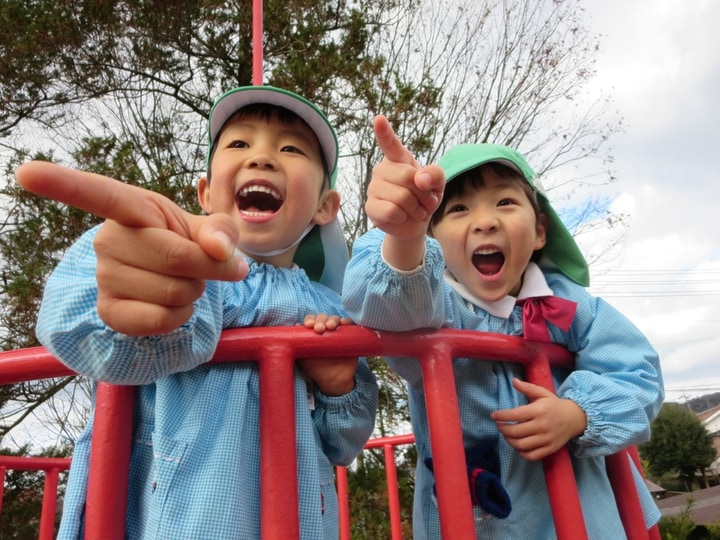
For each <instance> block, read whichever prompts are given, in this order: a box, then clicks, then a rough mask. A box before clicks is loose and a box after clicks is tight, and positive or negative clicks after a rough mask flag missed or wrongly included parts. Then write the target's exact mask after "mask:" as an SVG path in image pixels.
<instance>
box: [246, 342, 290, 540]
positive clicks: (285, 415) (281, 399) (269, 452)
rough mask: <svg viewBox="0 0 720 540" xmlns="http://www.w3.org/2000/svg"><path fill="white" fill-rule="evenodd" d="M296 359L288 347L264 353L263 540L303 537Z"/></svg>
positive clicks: (261, 445) (280, 347)
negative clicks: (296, 405)
mask: <svg viewBox="0 0 720 540" xmlns="http://www.w3.org/2000/svg"><path fill="white" fill-rule="evenodd" d="M294 360H295V357H294V356H293V351H292V349H291V348H289V347H287V346H272V345H269V346H267V347H266V348H264V349H263V350H261V351H260V361H259V364H260V365H259V369H260V482H261V484H260V486H261V488H260V527H261V536H262V540H289V539H294V538H300V523H299V521H298V505H299V495H298V474H297V444H296V441H295V377H294V374H295V362H294ZM239 444H242V441H239Z"/></svg>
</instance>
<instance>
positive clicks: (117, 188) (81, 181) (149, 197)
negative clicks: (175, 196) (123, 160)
mask: <svg viewBox="0 0 720 540" xmlns="http://www.w3.org/2000/svg"><path fill="white" fill-rule="evenodd" d="M15 179H16V180H17V182H18V183H19V184H20V185H21V186H22V187H23V188H24V189H25V190H27V191H29V192H31V193H35V194H36V195H40V196H42V197H46V198H48V199H53V200H55V201H58V202H62V203H65V204H69V205H71V206H74V207H76V208H79V209H81V210H85V211H86V212H90V213H92V214H95V215H96V216H99V217H101V218H105V219H112V220H114V221H117V222H119V223H121V224H123V225H126V226H129V227H162V228H172V227H170V224H169V221H175V220H168V214H170V215H172V214H175V213H177V212H178V211H180V212H182V210H181V209H180V208H179V207H178V206H177V205H175V204H174V203H173V202H172V201H170V200H169V199H167V198H165V197H163V196H162V195H160V194H157V193H153V192H152V191H149V190H146V189H143V188H140V187H137V186H132V185H130V184H125V183H123V182H120V181H118V180H114V179H112V178H109V177H107V176H102V175H100V174H95V173H89V172H84V171H78V170H75V169H69V168H67V167H63V166H61V165H57V164H55V163H49V162H46V161H30V162H28V163H24V164H22V165H20V167H18V168H17V169H16V171H15ZM173 207H174V208H173Z"/></svg>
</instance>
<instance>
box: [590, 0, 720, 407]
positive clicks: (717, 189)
mask: <svg viewBox="0 0 720 540" xmlns="http://www.w3.org/2000/svg"><path fill="white" fill-rule="evenodd" d="M584 5H585V6H586V8H587V15H588V18H589V22H590V25H591V28H592V30H593V32H594V33H599V34H602V38H601V44H602V51H601V53H600V56H599V64H598V76H597V78H596V80H595V82H594V84H596V85H599V86H601V87H603V88H605V89H608V88H612V89H613V90H612V93H613V96H614V101H615V104H616V106H617V108H618V109H619V110H620V112H621V114H622V116H623V117H624V119H625V123H626V131H625V133H623V134H620V135H617V136H615V138H614V139H613V142H612V146H613V148H614V151H613V154H614V156H615V158H616V163H615V165H616V169H617V173H618V176H619V178H620V180H619V182H618V183H617V184H615V186H614V188H615V189H617V193H618V195H619V201H618V202H619V204H622V205H623V208H624V209H627V210H629V211H630V212H631V216H632V221H631V226H630V229H629V232H628V234H627V237H626V240H625V242H624V244H623V251H622V254H621V256H620V258H619V259H618V260H617V261H616V264H615V265H614V266H613V268H612V270H611V271H610V272H609V273H606V274H603V275H602V276H596V279H595V282H594V284H593V286H592V287H591V292H593V293H596V294H598V295H600V296H603V297H605V298H606V299H607V300H608V301H609V302H611V303H612V304H613V305H615V306H616V307H617V308H619V309H620V310H621V311H623V313H625V314H626V315H627V316H628V317H629V318H630V319H631V320H633V322H635V324H637V325H638V326H639V327H640V329H641V330H643V331H644V332H645V333H646V335H647V336H648V337H649V338H650V341H651V342H652V343H653V345H654V346H655V347H656V348H657V350H658V351H659V353H660V358H661V362H662V366H663V371H664V375H665V382H666V388H667V398H668V399H669V400H674V401H682V400H683V399H687V398H688V397H691V396H694V395H698V394H703V393H709V392H711V391H714V390H717V391H720V332H718V328H719V327H720V232H719V230H718V229H720V161H719V160H720V137H718V134H717V129H718V125H720V46H718V42H717V35H716V32H715V28H716V27H717V25H718V24H719V23H720V2H717V1H716V0H692V1H687V0H633V1H630V2H628V1H627V0H587V1H586V2H585V3H584ZM594 277H595V276H594Z"/></svg>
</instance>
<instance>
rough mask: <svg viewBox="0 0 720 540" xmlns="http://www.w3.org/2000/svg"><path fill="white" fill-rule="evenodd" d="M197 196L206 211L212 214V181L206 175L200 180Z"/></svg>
mask: <svg viewBox="0 0 720 540" xmlns="http://www.w3.org/2000/svg"><path fill="white" fill-rule="evenodd" d="M197 197H198V202H199V203H200V206H201V207H202V209H203V210H205V213H207V214H212V207H211V206H210V181H209V180H208V179H207V178H206V177H205V176H203V177H202V178H200V180H198V185H197Z"/></svg>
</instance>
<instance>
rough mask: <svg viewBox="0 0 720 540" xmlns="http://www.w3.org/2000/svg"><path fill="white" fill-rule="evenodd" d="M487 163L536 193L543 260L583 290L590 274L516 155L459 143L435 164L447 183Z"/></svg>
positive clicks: (531, 173) (494, 147) (528, 169)
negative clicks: (543, 232) (543, 224)
mask: <svg viewBox="0 0 720 540" xmlns="http://www.w3.org/2000/svg"><path fill="white" fill-rule="evenodd" d="M490 162H498V163H501V164H503V165H506V166H508V167H510V168H511V169H514V170H515V171H517V172H518V173H519V174H520V175H521V176H522V177H523V178H524V179H525V181H526V182H527V183H528V184H530V186H531V187H532V188H533V189H535V191H537V193H538V195H539V197H538V199H539V203H540V208H541V209H542V211H543V213H544V214H545V215H546V216H547V221H548V224H547V240H546V243H545V247H544V248H543V255H544V257H546V258H548V259H549V260H550V261H551V262H552V264H553V265H554V266H556V267H557V269H558V270H560V271H561V272H562V273H563V274H565V275H566V276H567V277H568V278H570V279H571V280H572V281H574V282H575V283H577V284H579V285H582V286H583V287H587V286H589V285H590V271H589V269H588V264H587V261H585V257H584V256H583V254H582V252H581V251H580V248H579V247H578V245H577V244H576V243H575V239H574V238H573V237H572V235H571V234H570V231H568V229H567V227H565V224H564V223H563V222H562V220H561V219H560V217H559V216H558V215H557V212H555V209H554V208H553V207H552V206H551V205H550V201H549V200H548V198H547V195H545V193H543V192H542V190H540V189H539V188H538V186H537V185H536V183H537V175H536V174H535V171H533V170H532V168H531V167H530V165H528V163H527V161H526V160H525V158H524V157H523V156H522V154H520V152H518V151H517V150H514V149H512V148H509V147H507V146H502V145H499V144H459V145H457V146H455V147H453V148H451V149H450V150H449V151H448V152H447V153H445V155H443V156H442V157H441V158H440V159H439V161H438V165H439V166H440V167H441V168H442V170H443V171H444V172H445V181H446V182H450V181H452V180H453V179H454V178H457V177H458V176H459V175H461V174H463V173H464V172H467V171H469V170H470V169H474V168H476V167H479V166H480V165H484V164H485V163H490Z"/></svg>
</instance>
